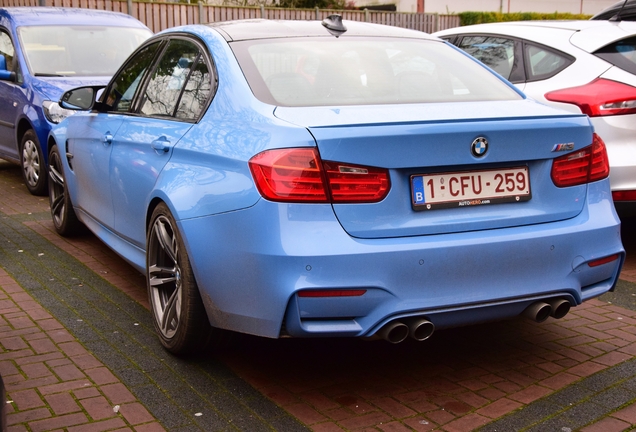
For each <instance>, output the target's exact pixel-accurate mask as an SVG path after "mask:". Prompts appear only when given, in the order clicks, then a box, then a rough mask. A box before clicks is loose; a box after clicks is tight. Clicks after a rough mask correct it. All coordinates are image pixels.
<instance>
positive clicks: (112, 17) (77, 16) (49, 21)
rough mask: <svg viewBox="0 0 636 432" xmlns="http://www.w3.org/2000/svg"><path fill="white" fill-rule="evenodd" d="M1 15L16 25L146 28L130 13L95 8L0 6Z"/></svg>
mask: <svg viewBox="0 0 636 432" xmlns="http://www.w3.org/2000/svg"><path fill="white" fill-rule="evenodd" d="M2 16H5V17H8V18H9V19H11V20H12V21H13V23H14V25H15V26H17V27H19V26H23V25H108V26H112V27H140V28H146V26H145V25H143V24H142V23H141V22H139V21H138V20H137V19H135V18H133V17H131V16H130V15H126V14H123V13H120V12H110V11H103V10H97V9H80V8H58V7H5V8H0V17H2Z"/></svg>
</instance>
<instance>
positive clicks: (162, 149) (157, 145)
mask: <svg viewBox="0 0 636 432" xmlns="http://www.w3.org/2000/svg"><path fill="white" fill-rule="evenodd" d="M150 147H152V148H153V150H154V151H155V152H157V154H161V153H166V152H167V151H168V150H170V141H169V140H168V138H166V137H165V136H162V137H159V138H157V139H156V140H154V141H153V142H151V143H150Z"/></svg>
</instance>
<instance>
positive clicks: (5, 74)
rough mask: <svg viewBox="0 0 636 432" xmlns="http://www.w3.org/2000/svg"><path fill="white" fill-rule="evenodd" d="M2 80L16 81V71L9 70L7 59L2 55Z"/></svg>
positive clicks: (0, 57)
mask: <svg viewBox="0 0 636 432" xmlns="http://www.w3.org/2000/svg"><path fill="white" fill-rule="evenodd" d="M0 80H3V81H15V72H13V71H8V70H7V59H6V58H4V56H3V55H0Z"/></svg>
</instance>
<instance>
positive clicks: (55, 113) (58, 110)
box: [42, 101, 75, 124]
mask: <svg viewBox="0 0 636 432" xmlns="http://www.w3.org/2000/svg"><path fill="white" fill-rule="evenodd" d="M42 108H44V115H45V116H46V118H47V119H48V121H50V122H51V123H55V124H57V123H59V122H61V121H62V120H64V119H65V118H66V117H69V116H72V115H73V114H75V111H73V110H67V109H65V108H62V107H61V106H60V105H59V104H58V103H57V102H52V101H44V102H42Z"/></svg>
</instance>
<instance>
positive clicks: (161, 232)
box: [146, 203, 213, 355]
mask: <svg viewBox="0 0 636 432" xmlns="http://www.w3.org/2000/svg"><path fill="white" fill-rule="evenodd" d="M150 221H151V222H150V226H149V230H148V237H147V239H146V281H147V285H148V296H149V300H150V308H151V311H152V317H153V323H154V327H155V331H156V332H157V335H158V336H159V340H160V341H161V344H162V345H163V346H164V348H165V349H166V350H168V351H169V352H171V353H173V354H177V355H183V354H193V353H195V352H200V351H203V350H204V349H205V348H206V347H207V345H208V342H209V340H210V336H211V334H212V331H213V329H212V327H211V326H210V323H209V321H208V318H207V314H206V312H205V308H204V307H203V301H202V300H201V294H200V293H199V287H198V286H197V283H196V280H195V278H194V274H193V272H192V266H191V265H190V259H189V258H188V253H187V252H186V249H185V246H184V243H183V241H182V239H181V235H180V234H179V231H178V229H177V224H176V222H175V220H174V218H173V217H172V215H171V213H170V210H169V209H168V207H167V206H166V205H165V204H163V203H161V204H159V205H158V206H157V208H156V209H155V211H154V212H153V213H152V217H151V219H150Z"/></svg>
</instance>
